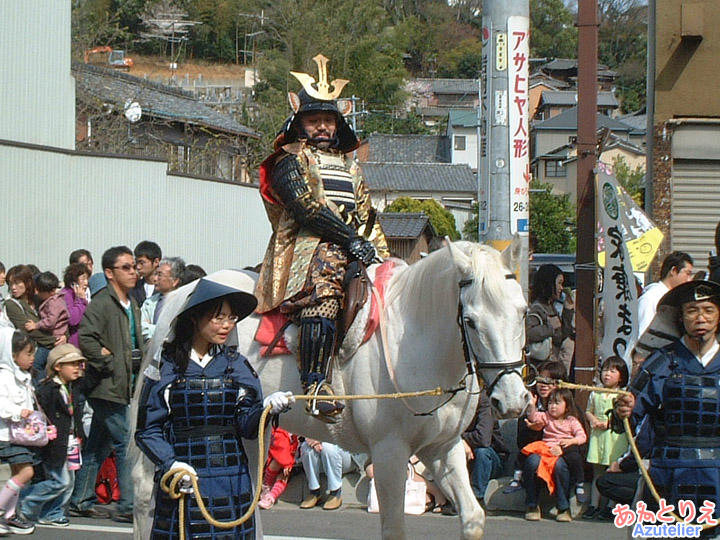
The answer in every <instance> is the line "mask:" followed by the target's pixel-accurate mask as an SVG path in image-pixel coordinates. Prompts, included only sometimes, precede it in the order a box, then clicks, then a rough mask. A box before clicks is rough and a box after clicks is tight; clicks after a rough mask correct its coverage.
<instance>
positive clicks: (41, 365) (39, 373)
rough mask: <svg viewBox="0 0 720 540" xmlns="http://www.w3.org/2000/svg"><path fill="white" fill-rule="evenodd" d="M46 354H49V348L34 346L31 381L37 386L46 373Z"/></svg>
mask: <svg viewBox="0 0 720 540" xmlns="http://www.w3.org/2000/svg"><path fill="white" fill-rule="evenodd" d="M48 356H50V349H48V348H46V347H35V359H34V360H33V371H34V372H35V373H34V374H33V383H35V386H36V387H37V386H38V385H39V384H40V381H42V380H43V379H44V378H45V376H46V375H47V373H45V366H46V365H47V360H48Z"/></svg>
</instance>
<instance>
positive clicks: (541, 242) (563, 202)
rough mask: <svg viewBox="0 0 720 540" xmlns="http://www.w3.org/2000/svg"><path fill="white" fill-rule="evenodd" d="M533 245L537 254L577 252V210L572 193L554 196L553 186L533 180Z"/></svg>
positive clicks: (531, 193)
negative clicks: (571, 200) (571, 199)
mask: <svg viewBox="0 0 720 540" xmlns="http://www.w3.org/2000/svg"><path fill="white" fill-rule="evenodd" d="M530 188H531V192H530V247H531V249H532V251H534V252H536V253H574V252H575V249H576V247H577V233H576V227H577V225H576V221H577V216H576V209H575V205H574V204H573V203H572V202H570V196H569V195H553V193H552V190H553V185H552V184H550V183H547V184H544V183H542V182H540V181H539V180H532V181H531V182H530Z"/></svg>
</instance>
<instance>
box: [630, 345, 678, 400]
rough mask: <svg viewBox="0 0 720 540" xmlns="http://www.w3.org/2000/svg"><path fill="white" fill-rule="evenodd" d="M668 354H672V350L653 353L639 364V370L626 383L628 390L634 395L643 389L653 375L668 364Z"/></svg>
mask: <svg viewBox="0 0 720 540" xmlns="http://www.w3.org/2000/svg"><path fill="white" fill-rule="evenodd" d="M668 355H672V352H671V351H667V350H663V351H662V352H661V353H658V354H655V355H653V356H651V357H650V358H648V359H647V360H645V361H644V362H643V363H642V366H640V370H639V371H638V373H637V375H635V378H634V379H633V380H632V382H631V383H630V384H629V385H628V390H630V391H631V392H632V393H633V394H635V395H637V394H639V393H640V392H642V391H644V390H645V387H646V386H647V384H648V383H649V382H650V379H652V377H653V375H655V374H656V373H659V372H660V371H663V370H664V369H665V368H666V367H667V366H668V365H669V364H670V361H671V360H670V358H669V356H668Z"/></svg>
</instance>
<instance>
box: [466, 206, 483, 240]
mask: <svg viewBox="0 0 720 540" xmlns="http://www.w3.org/2000/svg"><path fill="white" fill-rule="evenodd" d="M479 226H480V206H479V205H478V203H476V202H474V203H473V205H472V217H471V218H470V219H468V220H467V221H465V224H464V225H463V231H462V232H463V238H464V239H465V240H470V241H471V242H477V241H478V227H479Z"/></svg>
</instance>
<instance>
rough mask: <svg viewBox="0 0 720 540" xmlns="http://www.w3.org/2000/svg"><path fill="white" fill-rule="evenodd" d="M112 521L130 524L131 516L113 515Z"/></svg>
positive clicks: (130, 513) (126, 514) (129, 514)
mask: <svg viewBox="0 0 720 540" xmlns="http://www.w3.org/2000/svg"><path fill="white" fill-rule="evenodd" d="M112 520H113V521H115V522H117V523H132V522H133V515H132V512H127V513H125V514H115V515H114V516H113V517H112Z"/></svg>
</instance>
